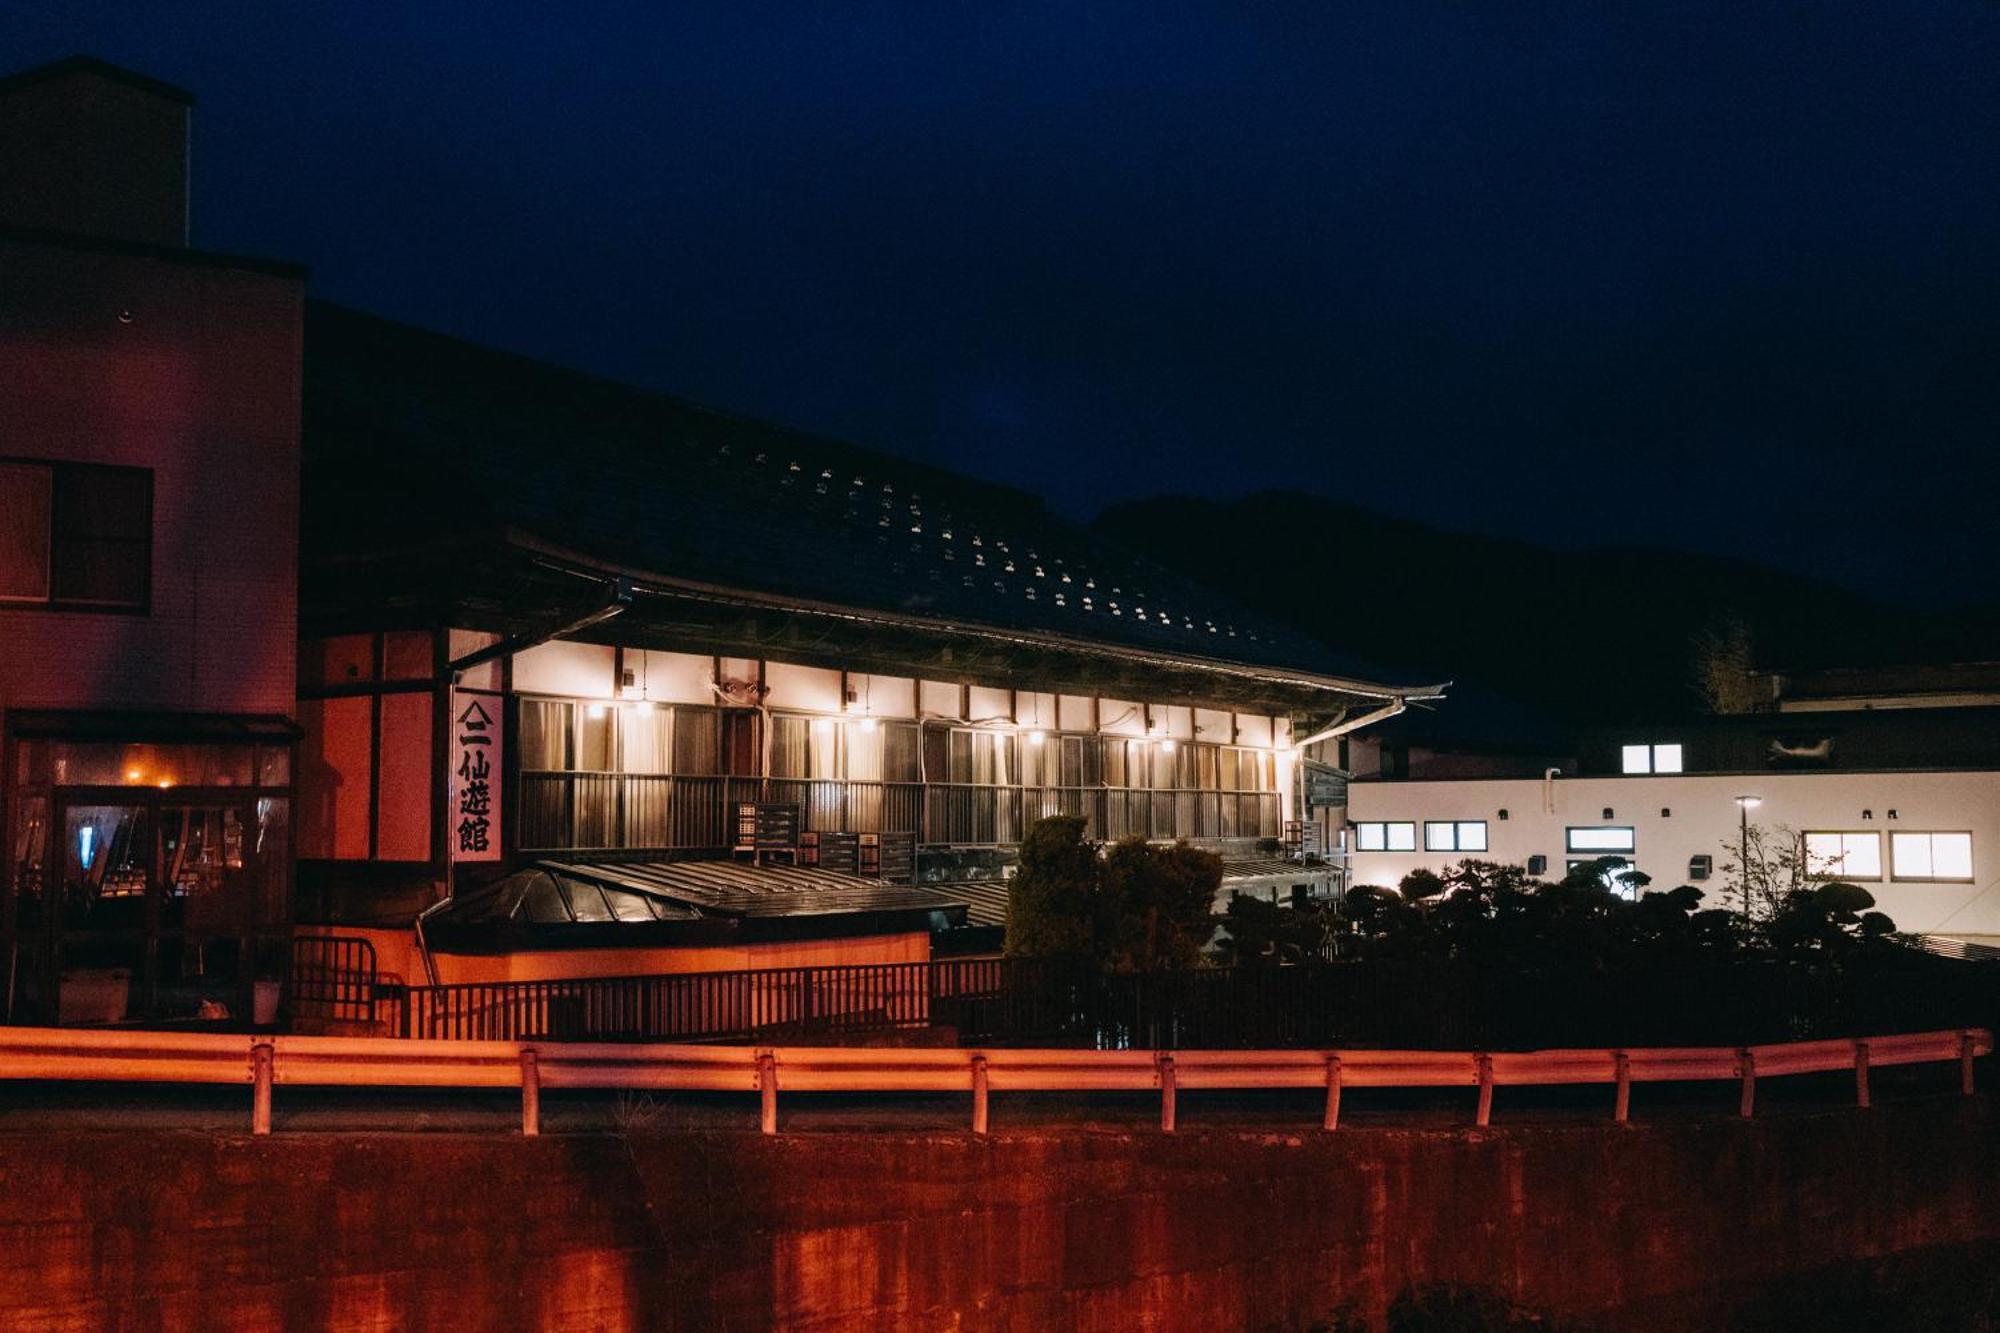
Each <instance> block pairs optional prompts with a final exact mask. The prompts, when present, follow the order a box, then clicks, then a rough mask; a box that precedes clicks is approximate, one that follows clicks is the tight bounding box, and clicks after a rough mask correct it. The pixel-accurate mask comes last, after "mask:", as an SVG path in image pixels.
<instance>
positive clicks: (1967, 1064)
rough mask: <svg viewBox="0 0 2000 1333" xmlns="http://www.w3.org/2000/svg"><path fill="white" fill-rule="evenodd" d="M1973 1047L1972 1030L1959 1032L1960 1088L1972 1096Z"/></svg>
mask: <svg viewBox="0 0 2000 1333" xmlns="http://www.w3.org/2000/svg"><path fill="white" fill-rule="evenodd" d="M1972 1047H1973V1042H1972V1034H1971V1033H1970V1032H1961V1033H1959V1034H1958V1090H1959V1091H1960V1092H1962V1093H1964V1094H1965V1095H1966V1096H1968V1097H1970V1096H1971V1095H1972V1093H1973V1082H1972Z"/></svg>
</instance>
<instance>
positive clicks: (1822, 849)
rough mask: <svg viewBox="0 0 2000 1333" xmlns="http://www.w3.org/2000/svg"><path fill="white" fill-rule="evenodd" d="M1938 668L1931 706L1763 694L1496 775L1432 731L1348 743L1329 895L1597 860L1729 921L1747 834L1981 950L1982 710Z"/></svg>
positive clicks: (1994, 727)
mask: <svg viewBox="0 0 2000 1333" xmlns="http://www.w3.org/2000/svg"><path fill="white" fill-rule="evenodd" d="M1946 670H1948V671H1950V672H1955V673H1957V675H1955V676H1954V677H1953V679H1952V680H1951V682H1950V685H1951V688H1950V689H1948V690H1945V691H1937V690H1932V689H1929V688H1928V687H1929V686H1930V685H1932V684H1934V683H1936V682H1935V674H1936V673H1916V674H1914V676H1913V679H1912V681H1909V682H1904V683H1903V684H1904V688H1899V689H1889V690H1884V689H1882V688H1880V684H1879V682H1871V685H1873V686H1875V688H1873V689H1871V690H1869V691H1868V692H1867V693H1868V697H1866V698H1865V699H1864V698H1861V697H1859V696H1858V695H1857V694H1856V693H1855V692H1853V691H1849V690H1845V689H1842V690H1839V691H1837V692H1836V691H1829V692H1828V693H1830V694H1832V695H1833V696H1834V697H1835V698H1840V703H1838V704H1835V703H1833V702H1832V701H1831V699H1829V700H1828V701H1827V702H1825V703H1821V702H1819V701H1818V700H1817V699H1815V700H1814V703H1813V704H1812V705H1810V706H1806V707H1800V706H1798V705H1797V702H1796V700H1795V698H1794V697H1793V695H1792V693H1791V691H1790V690H1781V691H1779V692H1778V695H1779V697H1775V698H1774V702H1773V706H1772V707H1771V709H1770V711H1767V712H1759V713H1753V714H1747V715H1742V716H1736V717H1726V718H1711V719H1704V720H1701V721H1697V722H1693V723H1682V724H1676V725H1673V726H1664V727H1635V728H1627V729H1624V730H1623V731H1613V732H1606V733H1600V734H1598V735H1596V736H1594V737H1585V738H1582V739H1581V740H1579V741H1578V742H1576V743H1574V744H1572V745H1571V746H1569V747H1568V748H1569V751H1570V753H1568V754H1566V755H1560V756H1558V755H1555V754H1552V753H1550V752H1547V751H1541V752H1537V753H1536V754H1535V755H1534V756H1533V758H1532V761H1530V759H1529V756H1528V755H1527V754H1526V753H1523V754H1522V755H1521V756H1520V757H1519V758H1518V759H1517V760H1516V761H1515V762H1513V763H1512V764H1509V763H1508V762H1507V761H1506V760H1505V758H1504V757H1499V756H1495V755H1494V754H1492V753H1485V754H1480V755H1477V756H1468V755H1465V754H1458V753H1455V752H1454V751H1453V750H1452V748H1451V746H1450V744H1449V743H1448V742H1443V741H1440V740H1439V739H1438V736H1437V734H1436V732H1435V731H1433V732H1432V733H1430V734H1427V735H1423V736H1420V737H1416V738H1413V739H1410V740H1404V739H1399V737H1398V736H1397V735H1396V733H1395V731H1394V729H1393V728H1389V729H1385V730H1384V732H1383V733H1382V734H1381V735H1380V736H1370V737H1369V738H1367V739H1366V740H1362V739H1359V738H1357V739H1356V740H1355V741H1354V742H1353V743H1352V746H1351V750H1350V753H1349V756H1348V764H1349V766H1350V767H1351V768H1352V769H1353V770H1354V780H1353V782H1352V784H1351V786H1350V787H1349V790H1348V804H1347V808H1346V812H1345V815H1346V819H1345V828H1344V831H1343V836H1344V840H1345V846H1346V848H1347V850H1348V853H1349V858H1348V865H1349V870H1350V875H1349V883H1350V884H1353V885H1379V886H1383V887H1394V886H1395V885H1396V884H1397V883H1398V882H1399V881H1400V880H1401V879H1402V878H1403V877H1404V876H1405V875H1407V874H1409V873H1410V872H1411V871H1412V870H1417V869H1420V868H1424V869H1430V870H1441V869H1442V868H1444V867H1445V866H1447V865H1451V864H1453V863H1456V862H1458V861H1461V860H1465V859H1467V858H1475V859H1481V860H1490V861H1499V862H1504V863H1511V864H1518V865H1523V866H1526V867H1528V868H1529V869H1530V870H1531V871H1532V872H1534V873H1537V874H1539V875H1546V876H1548V877H1550V878H1559V877H1560V876H1561V875H1562V874H1563V873H1564V872H1565V870H1566V869H1567V868H1568V866H1569V865H1570V864H1572V863H1575V862H1579V861H1586V860H1594V859H1598V858H1602V857H1607V856H1610V857H1622V858H1625V860H1626V861H1627V862H1628V863H1629V864H1630V865H1631V866H1632V867H1633V868H1634V869H1636V870H1638V871H1641V872H1643V873H1644V874H1645V875H1647V876H1648V877H1649V878H1650V880H1651V887H1652V888H1655V889H1666V888H1673V887H1675V886H1677V885H1681V884H1693V885H1695V886H1697V887H1699V888H1701V889H1703V890H1704V891H1705V892H1706V893H1707V894H1708V895H1709V898H1708V905H1709V906H1714V907H1734V906H1736V905H1737V900H1736V898H1735V893H1736V887H1735V886H1736V882H1737V881H1736V880H1735V877H1734V875H1733V873H1732V870H1731V868H1732V867H1733V866H1734V865H1735V863H1736V862H1737V861H1738V859H1739V855H1740V848H1741V843H1742V839H1743V835H1744V829H1745V826H1746V825H1748V826H1750V827H1751V828H1752V829H1753V830H1756V831H1759V832H1761V833H1762V834H1763V835H1764V837H1765V838H1766V840H1767V841H1768V840H1769V839H1771V838H1772V837H1774V836H1781V837H1783V838H1786V839H1790V840H1793V846H1795V847H1796V848H1797V850H1798V851H1799V852H1801V853H1802V854H1803V856H1804V858H1805V863H1806V865H1807V867H1808V870H1809V872H1810V873H1813V874H1817V875H1824V876H1826V877H1828V878H1839V879H1843V880H1847V881H1850V882H1852V883H1856V884H1860V885H1862V886H1863V887H1865V888H1867V889H1868V891H1869V892H1870V893H1872V894H1874V896H1875V899H1876V903H1877V906H1878V908H1879V909H1880V910H1881V911H1883V912H1886V913H1887V914H1888V915H1889V916H1890V917H1891V918H1892V919H1894V921H1895V922H1896V925H1897V927H1898V928H1899V929H1902V930H1905V931H1911V932H1916V933H1921V934H1925V935H1935V936H1943V937H1948V938H1952V939H1959V940H1968V941H1972V942H1980V941H1981V940H1982V937H1986V938H1988V939H1989V940H1990V939H1995V938H2000V707H1994V706H1991V705H1988V704H1986V703H1985V702H1984V696H1985V695H1986V691H1984V690H1983V689H1982V686H1981V682H1980V681H1978V680H1975V679H1973V678H1972V677H1974V676H1978V675H1980V673H1978V672H1971V673H1970V675H1968V672H1969V670H1970V669H1968V668H1948V669H1946ZM1958 676H1966V677H1967V678H1966V679H1963V680H1961V679H1959V678H1958ZM1790 683H1791V682H1790V681H1786V682H1784V684H1786V685H1790ZM1843 695H1844V696H1846V697H1844V698H1843V697H1841V696H1843ZM1932 701H1934V702H1932Z"/></svg>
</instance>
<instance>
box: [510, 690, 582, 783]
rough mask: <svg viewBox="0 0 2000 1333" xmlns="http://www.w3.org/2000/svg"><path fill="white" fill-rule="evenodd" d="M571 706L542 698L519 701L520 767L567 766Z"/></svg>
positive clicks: (558, 767)
mask: <svg viewBox="0 0 2000 1333" xmlns="http://www.w3.org/2000/svg"><path fill="white" fill-rule="evenodd" d="M569 718H570V706H569V705H568V704H565V703H551V702H549V701H547V700H543V699H523V700H522V701H521V767H522V768H524V769H527V770H530V771H533V770H536V769H565V768H568V767H569Z"/></svg>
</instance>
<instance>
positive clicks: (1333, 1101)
mask: <svg viewBox="0 0 2000 1333" xmlns="http://www.w3.org/2000/svg"><path fill="white" fill-rule="evenodd" d="M1320 1126H1321V1127H1322V1128H1324V1129H1339V1128H1340V1057H1339V1056H1337V1055H1329V1056H1327V1057H1326V1118H1325V1119H1324V1120H1322V1121H1321V1122H1320Z"/></svg>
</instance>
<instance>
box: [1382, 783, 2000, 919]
mask: <svg viewBox="0 0 2000 1333" xmlns="http://www.w3.org/2000/svg"><path fill="white" fill-rule="evenodd" d="M1739 795H1749V796H1757V797H1761V798H1762V802H1763V803H1762V804H1761V805H1759V806H1758V807H1757V808H1756V809H1755V811H1753V812H1752V815H1751V818H1752V820H1753V822H1755V823H1757V824H1760V825H1763V826H1765V827H1767V828H1768V827H1771V826H1776V825H1782V826H1784V827H1787V828H1789V829H1791V830H1792V831H1793V832H1798V833H1802V832H1805V831H1807V830H1813V831H1827V832H1834V831H1839V832H1868V831H1875V832H1879V833H1881V834H1882V835H1883V840H1882V863H1883V869H1884V874H1885V876H1889V875H1892V874H1893V871H1892V868H1891V867H1890V857H1889V842H1888V834H1889V833H1890V832H1892V831H1895V830H1901V831H1904V832H1922V831H1926V830H1929V831H1938V832H1944V831H1953V832H1956V831H1970V832H1971V834H1972V870H1973V882H1972V883H1970V884H1940V883H1922V882H1917V883H1899V882H1897V881H1896V880H1895V879H1893V878H1885V879H1884V880H1882V881H1881V882H1870V881H1862V884H1863V887H1865V888H1866V889H1867V890H1868V891H1869V892H1870V893H1872V894H1874V895H1875V899H1876V903H1877V906H1878V907H1879V908H1880V910H1882V911H1884V912H1886V913H1888V914H1889V916H1891V917H1892V918H1894V920H1895V922H1896V925H1897V926H1898V927H1899V928H1900V929H1903V930H1909V931H1919V932H1931V931H1943V932H1948V933H1953V934H2000V773H1991V772H1984V773H1760V774H1754V775H1750V776H1741V775H1739V776H1709V775H1699V774H1696V775H1687V776H1658V777H1612V778H1558V779H1556V780H1555V781H1554V783H1552V784H1548V785H1547V786H1546V787H1545V785H1544V784H1543V783H1542V782H1540V781H1537V780H1532V779H1528V780H1511V779H1510V780H1484V781H1461V782H1357V783H1355V784H1353V786H1352V787H1351V788H1350V789H1349V794H1348V807H1347V817H1348V819H1349V820H1350V821H1353V822H1356V823H1359V822H1365V821H1373V820H1411V821H1414V822H1415V823H1416V825H1417V829H1416V836H1417V848H1418V850H1416V851H1415V852H1359V851H1357V852H1354V853H1353V854H1352V866H1353V872H1354V873H1353V880H1352V882H1353V883H1355V884H1379V885H1388V886H1393V885H1394V884H1395V883H1396V882H1397V881H1398V880H1400V879H1401V878H1402V877H1403V876H1404V875H1405V874H1407V873H1409V872H1410V871H1411V870H1414V869H1416V868H1418V867H1419V866H1422V867H1427V868H1430V869H1437V868H1439V867H1440V866H1442V865H1444V864H1447V863H1450V862H1452V861H1456V860H1459V859H1461V858H1460V856H1459V855H1457V854H1455V853H1450V852H1425V851H1424V850H1423V836H1424V831H1423V824H1424V821H1426V820H1445V819H1451V820H1460V819H1483V820H1485V821H1486V831H1487V846H1488V850H1487V851H1486V852H1485V853H1483V854H1481V853H1473V854H1472V855H1475V856H1479V857H1480V858H1481V859H1484V860H1491V861H1504V862H1512V863H1516V864H1518V863H1522V862H1525V861H1526V860H1527V858H1528V857H1529V856H1530V855H1534V854H1540V855H1542V856H1546V857H1548V859H1549V873H1550V874H1551V875H1552V876H1553V875H1560V874H1561V873H1562V870H1563V863H1564V861H1565V860H1566V859H1569V858H1570V857H1571V856H1573V855H1581V854H1574V853H1569V852H1566V851H1565V850H1564V846H1565V830H1566V829H1567V828H1569V827H1571V826H1582V825H1594V824H1629V825H1631V826H1632V827H1633V829H1634V831H1635V839H1636V848H1637V850H1636V852H1635V854H1634V855H1633V857H1632V858H1631V859H1632V861H1633V862H1634V864H1635V865H1636V866H1637V867H1638V869H1640V870H1642V871H1644V872H1645V873H1646V874H1648V875H1651V876H1652V877H1653V887H1654V888H1656V889H1662V888H1672V887H1674V886H1675V885H1678V884H1682V883H1685V882H1687V869H1688V860H1689V858H1690V857H1692V856H1694V855H1696V854H1698V853H1702V854H1707V855H1710V856H1713V857H1714V858H1715V865H1716V872H1715V875H1714V876H1713V877H1712V878H1711V879H1709V880H1708V881H1707V882H1706V883H1704V884H1700V885H1698V886H1697V887H1700V888H1702V889H1703V890H1704V891H1705V892H1706V893H1707V894H1708V895H1709V897H1708V900H1707V904H1706V905H1707V906H1711V907H1720V906H1727V905H1728V904H1726V903H1724V902H1723V901H1722V897H1723V883H1724V876H1723V872H1722V869H1721V867H1722V865H1723V864H1724V863H1725V862H1726V861H1732V860H1734V853H1733V849H1734V848H1735V846H1736V842H1737V839H1738V835H1739V823H1738V818H1739V816H1738V811H1737V805H1736V799H1735V798H1736V797H1737V796H1739ZM1545 798H1548V800H1549V801H1550V803H1551V804H1552V806H1553V808H1549V806H1548V805H1545ZM1607 808H1609V809H1610V810H1611V811H1612V812H1613V813H1612V815H1611V817H1609V818H1606V817H1605V815H1604V811H1605V809H1607ZM1502 809H1504V810H1506V811H1507V813H1508V818H1507V819H1506V820H1504V821H1503V820H1501V819H1500V817H1499V812H1500V811H1501V810H1502ZM1892 809H1893V810H1894V811H1895V812H1896V818H1894V819H1890V818H1889V811H1890V810H1892ZM1668 811H1670V812H1671V813H1663V812H1668ZM1864 811H1868V812H1872V818H1864V817H1863V812H1864ZM1351 842H1352V837H1351V835H1350V843H1351Z"/></svg>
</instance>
